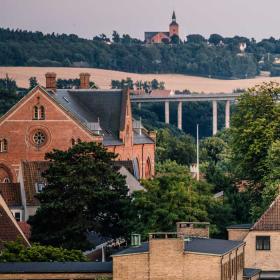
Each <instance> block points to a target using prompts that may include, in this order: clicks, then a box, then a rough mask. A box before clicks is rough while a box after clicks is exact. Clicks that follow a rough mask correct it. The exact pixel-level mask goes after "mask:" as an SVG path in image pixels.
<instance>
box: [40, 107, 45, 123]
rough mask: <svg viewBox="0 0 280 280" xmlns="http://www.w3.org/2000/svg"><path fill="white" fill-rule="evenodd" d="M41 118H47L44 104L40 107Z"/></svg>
mask: <svg viewBox="0 0 280 280" xmlns="http://www.w3.org/2000/svg"><path fill="white" fill-rule="evenodd" d="M40 119H41V120H44V119H45V107H44V106H41V107H40Z"/></svg>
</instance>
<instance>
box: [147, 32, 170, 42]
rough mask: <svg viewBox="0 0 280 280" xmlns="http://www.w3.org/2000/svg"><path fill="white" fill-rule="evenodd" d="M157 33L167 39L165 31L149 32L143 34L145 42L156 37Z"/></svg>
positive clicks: (167, 33)
mask: <svg viewBox="0 0 280 280" xmlns="http://www.w3.org/2000/svg"><path fill="white" fill-rule="evenodd" d="M159 33H162V34H164V35H165V36H166V37H169V32H166V31H152V32H150V31H149V32H145V40H151V39H152V38H153V37H154V36H156V35H157V34H159Z"/></svg>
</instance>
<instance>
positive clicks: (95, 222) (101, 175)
mask: <svg viewBox="0 0 280 280" xmlns="http://www.w3.org/2000/svg"><path fill="white" fill-rule="evenodd" d="M115 157H116V156H115V155H114V154H113V153H109V152H107V151H106V149H105V148H103V147H102V146H101V145H100V144H96V143H93V142H91V143H81V144H78V145H75V146H73V147H72V148H70V149H69V150H68V151H59V150H55V151H53V152H51V153H48V154H47V155H46V159H48V160H50V162H51V165H50V168H49V169H48V170H47V171H46V173H45V174H44V177H45V178H46V180H47V182H48V184H47V186H46V188H45V189H44V191H43V192H42V193H40V194H39V195H38V199H39V200H40V203H41V206H40V207H39V209H38V210H37V212H36V215H35V216H33V217H31V218H30V221H29V223H30V224H31V228H32V235H31V238H32V240H33V241H35V242H40V243H41V244H46V245H53V246H61V247H64V248H69V249H81V250H84V249H88V248H90V247H91V246H92V245H90V244H89V243H88V241H87V233H88V232H90V231H95V232H96V233H98V234H101V235H103V236H107V237H112V238H118V237H121V236H124V235H125V233H126V228H125V225H126V221H125V220H126V214H125V208H126V207H127V205H128V204H129V202H130V198H129V197H128V196H127V193H128V189H127V187H126V183H125V178H124V177H123V176H121V175H120V174H119V173H117V172H116V171H115V169H114V166H113V163H112V161H113V159H114V158H115Z"/></svg>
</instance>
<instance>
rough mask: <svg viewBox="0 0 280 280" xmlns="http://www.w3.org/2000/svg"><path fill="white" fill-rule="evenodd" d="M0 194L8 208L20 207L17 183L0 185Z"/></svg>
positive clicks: (18, 185)
mask: <svg viewBox="0 0 280 280" xmlns="http://www.w3.org/2000/svg"><path fill="white" fill-rule="evenodd" d="M0 194H1V195H2V196H3V198H4V200H5V202H6V203H7V205H8V206H9V207H13V206H18V207H21V206H22V201H21V193H20V184H19V183H0Z"/></svg>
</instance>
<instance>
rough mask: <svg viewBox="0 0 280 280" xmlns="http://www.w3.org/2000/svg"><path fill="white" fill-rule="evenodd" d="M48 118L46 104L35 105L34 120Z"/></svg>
mask: <svg viewBox="0 0 280 280" xmlns="http://www.w3.org/2000/svg"><path fill="white" fill-rule="evenodd" d="M45 118H46V112H45V107H44V106H40V107H38V106H34V108H33V119H34V120H44V119H45Z"/></svg>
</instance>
